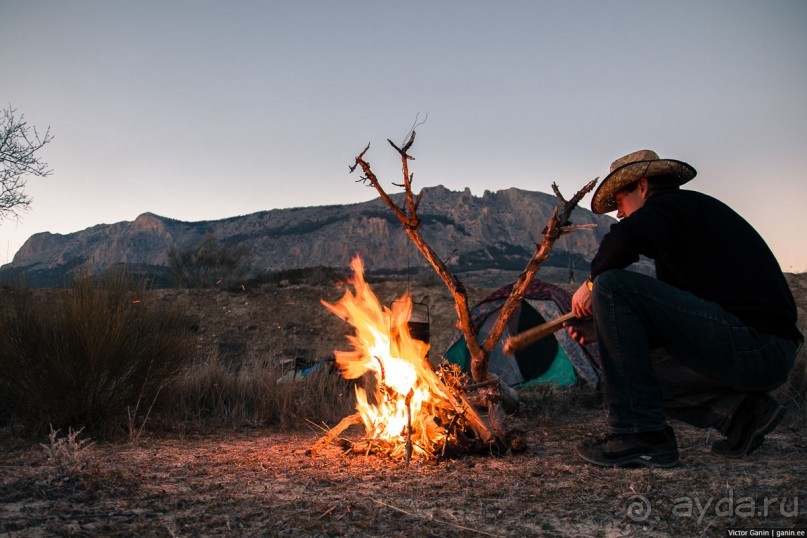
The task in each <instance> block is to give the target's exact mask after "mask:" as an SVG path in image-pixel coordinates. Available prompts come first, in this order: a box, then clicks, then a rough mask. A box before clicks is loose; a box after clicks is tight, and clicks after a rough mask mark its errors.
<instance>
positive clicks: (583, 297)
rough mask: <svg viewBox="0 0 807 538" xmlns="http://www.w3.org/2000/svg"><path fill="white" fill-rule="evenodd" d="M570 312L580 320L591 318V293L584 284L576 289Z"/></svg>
mask: <svg viewBox="0 0 807 538" xmlns="http://www.w3.org/2000/svg"><path fill="white" fill-rule="evenodd" d="M572 312H574V315H575V316H576V317H578V318H580V319H588V318H590V317H591V291H589V289H588V285H587V284H586V283H583V285H582V286H580V287H579V288H577V291H576V292H574V295H573V296H572Z"/></svg>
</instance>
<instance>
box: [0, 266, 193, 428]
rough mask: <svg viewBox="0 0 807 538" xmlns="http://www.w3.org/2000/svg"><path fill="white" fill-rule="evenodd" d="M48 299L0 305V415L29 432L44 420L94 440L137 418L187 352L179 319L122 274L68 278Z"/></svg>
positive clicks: (188, 340)
mask: <svg viewBox="0 0 807 538" xmlns="http://www.w3.org/2000/svg"><path fill="white" fill-rule="evenodd" d="M57 297H58V298H57V299H56V300H54V301H51V302H46V301H41V300H40V301H36V300H35V296H34V295H33V294H30V293H27V292H18V293H16V294H15V299H14V301H12V304H11V305H4V306H5V308H4V309H3V311H2V312H0V418H2V419H3V420H5V421H8V422H10V423H15V424H19V425H22V426H23V427H24V430H25V432H26V433H28V434H33V435H39V434H41V433H43V432H44V431H45V429H46V427H47V426H48V425H50V424H52V425H53V426H54V427H56V428H57V429H67V428H70V427H82V428H86V431H87V432H88V433H89V434H92V435H93V436H94V437H96V438H113V437H116V436H118V435H120V434H122V433H124V432H125V431H126V427H127V426H131V425H132V423H141V424H142V422H143V421H144V420H146V418H147V417H146V416H145V413H146V412H147V411H148V410H150V409H151V404H153V403H154V402H155V400H156V399H157V397H158V395H159V394H160V391H161V389H162V387H163V385H164V384H165V383H166V382H167V381H169V380H170V379H171V378H172V377H173V376H175V375H176V374H177V373H178V372H179V371H181V369H182V368H183V366H184V365H185V364H186V363H188V362H190V359H191V358H192V353H193V349H194V345H193V339H192V338H193V333H192V332H191V331H190V329H189V324H188V323H187V320H186V319H185V317H184V316H183V315H182V314H181V313H180V312H179V311H178V310H176V309H175V308H173V307H172V306H171V305H170V304H169V303H166V302H164V301H163V302H158V301H157V300H156V298H154V297H153V296H152V294H151V293H149V292H148V290H146V289H145V285H144V284H143V283H142V282H141V283H136V282H132V281H131V280H130V279H129V278H128V277H127V276H126V275H124V274H121V273H118V274H112V275H108V276H106V277H103V278H100V279H98V278H96V279H93V278H84V279H79V280H76V282H75V283H74V285H73V287H72V288H71V289H67V290H63V291H62V292H61V293H60V294H59V295H58V296H57ZM133 409H134V410H136V414H135V415H134V416H133V415H132V410H133ZM138 415H139V416H138Z"/></svg>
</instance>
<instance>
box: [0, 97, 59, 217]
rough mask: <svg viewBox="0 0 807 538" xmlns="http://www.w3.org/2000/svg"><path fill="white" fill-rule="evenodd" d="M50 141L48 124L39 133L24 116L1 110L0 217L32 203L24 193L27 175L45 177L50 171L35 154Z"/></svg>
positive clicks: (51, 137)
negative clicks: (42, 133)
mask: <svg viewBox="0 0 807 538" xmlns="http://www.w3.org/2000/svg"><path fill="white" fill-rule="evenodd" d="M51 140H53V135H51V134H50V127H48V128H47V129H46V130H45V134H44V135H40V134H39V131H37V129H36V127H33V128H30V127H29V126H28V123H27V122H26V121H25V116H24V115H20V116H19V118H18V117H16V110H15V109H13V108H10V107H9V108H8V109H6V110H3V114H2V117H0V219H2V218H5V217H7V216H12V217H16V216H18V215H19V213H20V212H21V211H26V210H27V209H28V208H29V206H30V205H31V201H32V200H31V198H30V197H29V196H28V195H26V194H25V192H24V189H25V186H26V183H27V179H28V178H27V176H37V177H47V176H49V175H51V174H52V173H53V170H51V169H49V168H48V165H47V163H45V162H43V161H42V160H40V159H39V157H37V156H36V154H37V152H39V150H41V149H42V148H43V147H44V146H45V145H46V144H48V143H50V141H51Z"/></svg>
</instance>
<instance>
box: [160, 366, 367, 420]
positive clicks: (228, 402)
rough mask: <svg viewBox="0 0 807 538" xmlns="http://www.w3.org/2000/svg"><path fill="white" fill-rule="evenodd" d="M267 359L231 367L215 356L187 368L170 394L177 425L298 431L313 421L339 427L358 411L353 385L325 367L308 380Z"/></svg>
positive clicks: (173, 385)
mask: <svg viewBox="0 0 807 538" xmlns="http://www.w3.org/2000/svg"><path fill="white" fill-rule="evenodd" d="M293 374H294V372H289V371H288V369H287V368H285V367H283V366H281V365H280V364H279V361H277V360H273V359H270V358H267V357H248V358H246V359H245V360H244V361H242V362H241V363H240V364H232V365H225V364H223V363H222V362H221V361H220V360H219V359H218V357H217V356H215V355H212V356H210V357H209V358H207V359H206V360H204V361H200V362H199V363H195V364H193V365H192V366H191V367H188V368H186V370H185V372H184V374H183V375H182V376H180V377H178V378H176V380H175V381H174V383H172V385H171V387H170V389H168V390H169V391H170V393H171V395H172V397H171V401H172V403H173V405H174V407H173V409H172V411H171V413H170V416H171V417H172V418H173V419H174V421H177V420H178V421H183V422H191V423H194V424H195V425H208V426H227V427H232V428H237V427H239V426H247V425H263V426H267V425H274V426H279V427H281V428H284V429H287V428H296V427H300V426H303V425H305V424H306V421H310V422H315V423H316V422H329V423H335V422H338V421H339V420H341V419H342V418H344V417H345V416H347V415H349V414H351V413H352V412H353V408H354V407H355V405H356V400H355V398H354V397H353V394H354V391H353V388H352V386H351V383H350V382H349V381H346V380H344V379H343V378H342V377H341V376H340V375H339V374H338V373H336V372H335V371H334V369H333V367H332V366H331V365H329V364H327V363H326V364H324V365H323V367H322V368H318V369H315V370H314V371H313V372H312V373H310V374H309V375H308V376H306V377H302V378H301V377H296V378H295V377H294V375H293Z"/></svg>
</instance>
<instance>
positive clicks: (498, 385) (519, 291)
mask: <svg viewBox="0 0 807 538" xmlns="http://www.w3.org/2000/svg"><path fill="white" fill-rule="evenodd" d="M414 141H415V131H414V130H412V131H411V134H410V136H409V138H408V139H407V140H406V142H405V143H404V144H403V145H402V146H401V147H398V145H396V144H395V143H394V142H392V141H391V140H388V142H389V143H390V145H391V146H392V147H393V148H395V151H397V152H398V154H399V155H400V157H401V172H402V174H403V183H401V184H395V183H393V185H396V186H398V187H402V188H403V189H404V200H403V203H402V205H400V206H399V205H398V204H397V203H396V202H395V201H394V200H393V199H392V197H391V196H389V194H387V192H386V190H385V189H384V187H383V186H382V185H381V182H380V181H379V179H378V177H377V176H376V175H375V173H373V170H372V168H371V166H370V163H369V161H367V159H366V158H365V155H366V154H367V151H368V150H369V149H370V144H367V147H365V148H364V151H362V152H361V153H360V154H359V156H358V157H356V162H355V163H354V164H353V166H351V167H350V171H351V172H353V171H355V170H356V169H357V168H361V170H362V172H363V174H364V175H363V176H362V177H361V179H360V181H362V182H366V183H369V184H370V185H371V186H372V187H374V188H375V189H376V191H378V194H379V195H380V196H381V199H382V200H384V202H385V203H386V204H387V206H388V207H389V208H390V209H391V210H392V211H393V213H395V215H396V216H397V217H398V220H399V221H400V222H401V224H402V225H403V229H404V231H405V232H406V234H407V235H408V236H409V239H410V240H411V241H412V242H413V243H414V244H415V246H416V247H417V248H418V250H419V251H420V252H421V254H422V255H423V257H425V258H426V260H427V261H428V262H429V264H430V265H431V266H432V268H433V269H434V270H435V271H436V272H437V274H438V275H439V276H440V278H441V280H442V281H443V282H444V283H445V285H446V287H448V289H449V291H450V292H451V295H452V296H453V297H454V309H455V311H456V313H457V318H458V327H459V328H460V330H461V331H462V333H463V336H465V341H466V344H467V346H468V351H469V352H470V354H471V375H472V376H473V379H474V381H475V382H476V383H477V384H483V385H484V386H485V388H484V389H482V392H483V393H484V394H483V397H482V400H483V401H482V402H481V403H483V404H487V406H488V417H489V420H490V421H491V425H490V427H491V430H493V433H494V434H495V435H496V437H497V438H498V440H499V441H500V442H501V443H502V444H506V437H507V432H506V428H505V425H504V412H503V406H504V404H505V403H506V402H505V400H512V401H511V402H510V403H511V404H512V403H517V401H518V400H517V395H515V393H514V392H513V391H512V389H510V388H509V387H507V386H506V385H504V383H503V382H501V380H499V379H498V378H496V377H495V376H492V375H490V373H489V372H488V365H489V361H490V353H491V351H492V350H493V348H494V347H495V345H496V343H497V342H498V341H499V339H500V338H501V336H502V333H503V332H504V329H505V327H506V326H507V322H508V321H509V319H510V317H511V316H512V315H513V313H514V312H515V309H516V307H517V306H518V304H519V303H520V301H521V300H522V299H523V297H524V293H525V291H526V289H527V285H528V284H529V283H530V281H531V280H532V279H533V277H534V276H535V274H536V273H537V272H538V269H540V267H541V264H542V263H543V262H544V261H546V259H547V258H549V253H550V251H551V250H552V247H553V246H554V244H555V241H557V240H558V238H560V237H561V236H562V235H565V234H567V233H570V232H572V231H574V230H578V229H583V228H588V227H590V226H589V225H580V226H575V225H572V224H571V222H569V217H570V216H571V213H572V211H574V209H575V207H577V204H578V203H579V202H580V200H581V199H582V198H583V196H585V195H586V194H587V193H588V192H590V191H591V190H592V189H593V188H594V186H595V185H596V183H597V179H594V180H592V181H590V182H589V183H588V184H586V185H585V186H584V187H583V188H582V189H580V190H579V191H578V192H577V194H575V195H574V196H573V197H572V198H571V200H566V199H565V198H564V197H563V195H562V194H561V193H560V190H559V189H558V186H557V185H556V184H554V183H553V184H552V190H553V191H554V192H555V196H556V197H557V198H558V201H559V202H560V210H559V209H558V208H555V211H554V213H553V215H552V217H551V218H550V219H549V222H548V224H547V226H546V228H545V229H544V231H543V239H542V241H541V243H540V244H536V251H535V254H533V256H532V257H531V258H530V260H529V262H528V263H527V266H526V268H525V269H524V271H523V272H522V273H521V274H520V275H519V277H518V280H517V281H516V283H515V284H514V286H513V290H512V292H511V293H510V296H509V298H508V299H507V301H506V302H505V304H504V306H503V307H502V309H501V310H500V312H499V314H498V316H497V318H496V321H495V323H494V326H493V328H492V330H491V332H490V333H489V335H488V337H487V339H486V340H485V342H484V343H483V344H480V343H479V340H478V339H477V335H476V333H475V332H474V327H473V323H472V321H471V311H470V307H469V305H468V294H467V291H466V290H465V286H463V284H462V282H460V281H459V280H458V279H457V278H456V277H455V276H454V274H453V273H452V272H451V271H450V270H449V269H448V267H447V266H446V264H445V263H444V262H443V260H442V259H441V258H440V256H438V255H437V253H436V252H435V251H434V249H432V248H431V247H430V246H429V244H428V243H426V241H425V240H424V239H423V237H422V236H421V233H420V231H421V230H420V228H421V224H422V223H421V221H420V219H419V218H418V216H417V210H418V207H419V206H420V202H421V200H422V199H423V191H422V190H421V191H420V193H419V194H418V195H417V196H415V195H414V194H413V192H412V183H413V181H414V174H411V173H410V172H409V161H410V160H413V157H412V156H411V155H409V150H410V148H411V147H412V144H413V143H414ZM483 426H484V424H483ZM480 429H481V430H482V431H490V430H488V429H487V428H480ZM482 437H484V436H482ZM485 442H487V439H485Z"/></svg>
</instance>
